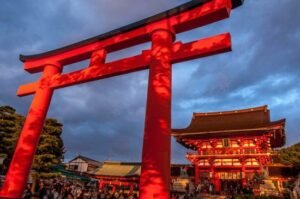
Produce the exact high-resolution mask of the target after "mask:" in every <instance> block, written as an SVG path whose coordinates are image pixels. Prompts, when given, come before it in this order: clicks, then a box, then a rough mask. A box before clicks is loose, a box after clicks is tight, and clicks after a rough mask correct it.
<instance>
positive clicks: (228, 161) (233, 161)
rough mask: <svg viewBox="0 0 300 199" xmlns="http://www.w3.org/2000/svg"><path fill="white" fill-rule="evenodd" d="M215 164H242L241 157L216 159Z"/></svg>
mask: <svg viewBox="0 0 300 199" xmlns="http://www.w3.org/2000/svg"><path fill="white" fill-rule="evenodd" d="M214 165H215V166H240V165H241V163H240V161H239V159H236V158H235V159H215V161H214Z"/></svg>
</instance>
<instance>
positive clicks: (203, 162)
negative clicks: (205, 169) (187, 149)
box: [198, 160, 209, 166]
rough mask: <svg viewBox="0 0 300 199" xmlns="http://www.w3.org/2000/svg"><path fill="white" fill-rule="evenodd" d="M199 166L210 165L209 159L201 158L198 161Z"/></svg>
mask: <svg viewBox="0 0 300 199" xmlns="http://www.w3.org/2000/svg"><path fill="white" fill-rule="evenodd" d="M198 165H199V166H209V162H208V160H199V162H198Z"/></svg>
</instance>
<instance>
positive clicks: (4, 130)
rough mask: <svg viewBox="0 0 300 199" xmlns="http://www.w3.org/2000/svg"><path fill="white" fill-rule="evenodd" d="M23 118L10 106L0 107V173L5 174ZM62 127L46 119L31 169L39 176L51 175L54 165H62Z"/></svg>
mask: <svg viewBox="0 0 300 199" xmlns="http://www.w3.org/2000/svg"><path fill="white" fill-rule="evenodd" d="M24 121H25V117H24V116H22V115H20V114H18V113H16V110H15V109H14V108H12V107H10V106H0V157H2V158H4V163H3V165H2V168H0V171H1V172H2V173H3V174H4V173H6V171H7V169H8V166H9V163H10V161H11V159H12V156H13V153H14V149H15V147H16V144H17V140H18V138H19V135H20V132H21V130H22V127H23V123H24ZM62 127H63V125H62V124H61V123H60V122H59V121H57V120H56V119H52V118H48V119H46V121H45V123H44V127H43V130H42V134H41V137H40V140H39V145H38V147H37V151H36V154H35V156H34V161H33V165H32V169H33V170H35V171H36V172H37V173H39V174H41V175H51V169H52V167H53V166H54V165H56V164H60V163H62V160H63V157H64V156H63V155H64V144H63V140H62V139H61V134H62Z"/></svg>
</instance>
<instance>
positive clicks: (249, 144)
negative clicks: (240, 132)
mask: <svg viewBox="0 0 300 199" xmlns="http://www.w3.org/2000/svg"><path fill="white" fill-rule="evenodd" d="M244 146H245V147H252V146H255V144H254V141H253V140H244Z"/></svg>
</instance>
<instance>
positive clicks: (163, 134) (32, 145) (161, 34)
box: [0, 0, 231, 199]
mask: <svg viewBox="0 0 300 199" xmlns="http://www.w3.org/2000/svg"><path fill="white" fill-rule="evenodd" d="M230 10H231V1H230V0H212V1H209V2H207V3H205V4H203V5H201V6H199V7H196V8H194V9H192V10H189V11H186V12H183V13H181V14H178V15H175V16H172V17H169V18H165V19H163V20H160V21H156V22H153V23H149V24H147V25H145V26H143V27H140V28H137V29H134V30H131V31H128V32H125V33H121V34H119V35H116V36H112V37H110V38H107V39H104V40H101V41H96V42H93V43H90V44H87V45H84V46H80V47H75V48H73V49H69V50H67V51H64V52H60V53H57V54H55V55H51V56H48V57H46V58H41V59H32V60H27V61H26V62H25V63H24V69H25V70H27V71H28V72H31V73H34V72H41V71H44V73H43V76H42V77H41V79H40V80H39V81H38V82H35V83H30V84H26V85H23V86H21V87H20V89H19V91H18V95H20V96H22V95H28V94H33V93H35V96H34V99H33V101H32V105H31V107H30V110H29V113H28V116H27V118H26V122H25V124H24V127H23V130H22V133H21V135H20V139H19V141H18V144H17V148H16V151H15V154H14V157H13V160H12V163H11V165H10V167H9V171H8V173H7V176H6V179H5V183H4V185H3V187H2V189H1V193H0V196H1V197H2V198H3V197H4V198H20V197H21V196H22V194H23V191H24V188H25V185H26V180H27V177H28V174H29V171H30V167H31V164H32V160H33V155H34V153H35V150H36V146H37V144H38V140H39V137H40V133H41V129H42V126H43V122H44V119H45V117H46V113H47V110H48V107H49V104H50V101H51V97H52V94H53V90H54V89H56V88H62V87H66V86H71V85H75V84H80V83H84V82H88V81H93V80H98V79H103V78H107V77H111V76H116V75H121V74H126V73H130V72H134V71H138V70H143V69H147V68H150V70H149V85H148V98H147V110H146V122H145V136H144V145H143V157H142V174H141V179H140V198H142V199H152V198H159V199H167V198H169V191H170V144H171V142H170V139H171V137H170V125H171V124H170V123H171V64H172V63H178V62H182V61H186V60H190V59H195V58H199V57H204V56H209V55H214V54H217V53H221V52H227V51H229V50H230V46H231V45H230V37H229V34H224V35H219V36H215V37H211V38H208V39H204V40H199V41H196V42H192V43H188V44H181V43H180V42H178V43H175V44H172V39H173V38H174V37H175V35H172V34H171V32H170V31H171V30H172V32H173V33H174V34H176V33H180V32H184V31H188V30H190V29H193V28H196V27H200V26H204V25H207V24H209V23H213V22H215V21H218V20H221V19H224V18H226V17H228V16H229V14H230ZM150 40H152V49H151V51H143V53H142V54H140V55H137V56H133V57H129V58H125V59H122V60H118V61H115V62H111V63H106V64H105V57H106V52H108V53H110V52H113V51H116V50H120V49H123V48H128V47H130V46H133V45H136V44H140V43H143V42H146V41H150ZM90 58H91V60H90V64H89V66H88V67H87V68H85V69H83V70H80V71H76V72H72V73H69V74H64V75H60V74H58V73H59V72H60V69H58V68H57V67H56V66H54V65H55V64H53V63H58V64H59V65H61V66H62V67H63V66H64V65H68V64H72V63H75V62H78V61H82V60H85V59H90ZM153 146H155V147H153Z"/></svg>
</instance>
